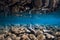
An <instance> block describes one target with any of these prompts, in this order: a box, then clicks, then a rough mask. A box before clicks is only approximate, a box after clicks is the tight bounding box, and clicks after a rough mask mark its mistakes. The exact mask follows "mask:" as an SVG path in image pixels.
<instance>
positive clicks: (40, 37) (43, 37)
mask: <svg viewBox="0 0 60 40" xmlns="http://www.w3.org/2000/svg"><path fill="white" fill-rule="evenodd" d="M37 39H38V40H44V39H46V38H45V35H43V34H40V35H38V36H37Z"/></svg>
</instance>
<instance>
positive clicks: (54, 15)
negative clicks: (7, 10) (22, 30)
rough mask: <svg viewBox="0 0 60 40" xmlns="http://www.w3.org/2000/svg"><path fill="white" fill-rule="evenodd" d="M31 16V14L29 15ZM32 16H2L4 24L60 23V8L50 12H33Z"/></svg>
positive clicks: (0, 19) (0, 18) (0, 23)
mask: <svg viewBox="0 0 60 40" xmlns="http://www.w3.org/2000/svg"><path fill="white" fill-rule="evenodd" d="M26 15H27V14H26ZM28 16H29V15H28ZM31 16H32V17H24V16H23V17H17V16H8V17H3V16H0V25H2V24H50V25H60V10H57V11H55V12H50V13H48V14H32V15H31Z"/></svg>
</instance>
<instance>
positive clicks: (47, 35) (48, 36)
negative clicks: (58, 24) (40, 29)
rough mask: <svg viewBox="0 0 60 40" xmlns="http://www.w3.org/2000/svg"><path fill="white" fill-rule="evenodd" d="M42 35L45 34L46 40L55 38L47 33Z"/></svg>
mask: <svg viewBox="0 0 60 40" xmlns="http://www.w3.org/2000/svg"><path fill="white" fill-rule="evenodd" d="M44 34H46V37H47V38H55V36H53V35H51V34H49V33H44Z"/></svg>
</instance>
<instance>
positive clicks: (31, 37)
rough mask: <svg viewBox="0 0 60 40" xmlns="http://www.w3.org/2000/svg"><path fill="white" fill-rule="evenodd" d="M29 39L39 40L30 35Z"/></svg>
mask: <svg viewBox="0 0 60 40" xmlns="http://www.w3.org/2000/svg"><path fill="white" fill-rule="evenodd" d="M29 38H30V39H31V40H38V39H37V38H36V37H35V35H34V34H30V35H29Z"/></svg>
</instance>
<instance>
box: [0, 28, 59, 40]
mask: <svg viewBox="0 0 60 40" xmlns="http://www.w3.org/2000/svg"><path fill="white" fill-rule="evenodd" d="M0 40H60V32H58V31H53V30H48V29H44V28H41V27H39V28H38V29H35V28H27V27H12V28H10V29H9V30H4V31H3V34H0Z"/></svg>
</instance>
